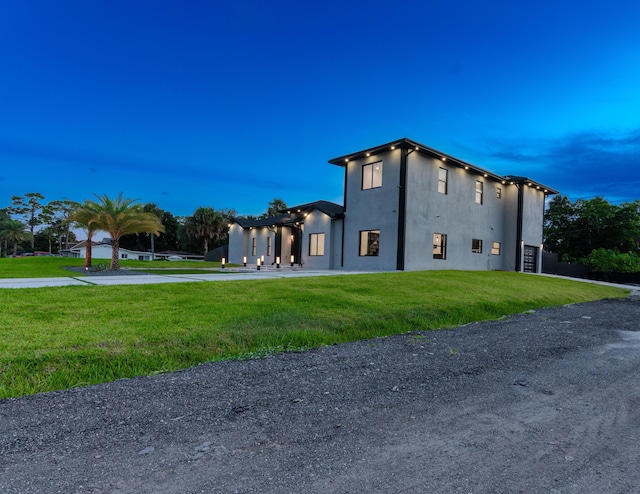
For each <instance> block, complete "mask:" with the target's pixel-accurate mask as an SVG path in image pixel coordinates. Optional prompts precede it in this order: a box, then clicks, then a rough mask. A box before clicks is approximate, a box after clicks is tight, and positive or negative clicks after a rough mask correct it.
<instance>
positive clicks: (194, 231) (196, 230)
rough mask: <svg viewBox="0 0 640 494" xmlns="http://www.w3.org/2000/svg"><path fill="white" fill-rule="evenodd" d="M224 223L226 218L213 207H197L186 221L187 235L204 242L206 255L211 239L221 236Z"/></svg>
mask: <svg viewBox="0 0 640 494" xmlns="http://www.w3.org/2000/svg"><path fill="white" fill-rule="evenodd" d="M223 224H224V218H223V217H222V215H221V214H220V213H218V211H216V210H215V209H213V208H212V207H200V208H198V209H196V210H195V211H194V212H193V214H192V215H191V216H188V217H187V218H186V221H185V230H186V233H187V235H189V236H190V237H192V238H195V239H199V240H200V241H201V242H202V246H203V250H204V255H207V252H209V241H210V240H212V239H214V238H215V237H217V236H219V235H220V233H221V231H222V228H223Z"/></svg>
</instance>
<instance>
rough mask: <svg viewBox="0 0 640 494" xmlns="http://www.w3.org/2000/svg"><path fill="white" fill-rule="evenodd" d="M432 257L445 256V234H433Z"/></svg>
mask: <svg viewBox="0 0 640 494" xmlns="http://www.w3.org/2000/svg"><path fill="white" fill-rule="evenodd" d="M433 258H434V259H446V258H447V236H446V235H445V234H443V233H434V234H433Z"/></svg>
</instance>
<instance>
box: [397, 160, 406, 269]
mask: <svg viewBox="0 0 640 494" xmlns="http://www.w3.org/2000/svg"><path fill="white" fill-rule="evenodd" d="M408 155H409V153H408V151H407V149H406V148H402V149H401V150H400V182H399V185H398V187H399V190H398V243H397V245H398V251H397V255H396V270H398V271H404V243H405V231H406V210H407V156H408Z"/></svg>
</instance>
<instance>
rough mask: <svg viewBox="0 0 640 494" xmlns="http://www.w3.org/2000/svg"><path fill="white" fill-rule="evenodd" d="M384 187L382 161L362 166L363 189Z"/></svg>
mask: <svg viewBox="0 0 640 494" xmlns="http://www.w3.org/2000/svg"><path fill="white" fill-rule="evenodd" d="M377 187H382V161H376V162H375V163H371V164H369V165H364V166H363V167H362V190H367V189H375V188H377Z"/></svg>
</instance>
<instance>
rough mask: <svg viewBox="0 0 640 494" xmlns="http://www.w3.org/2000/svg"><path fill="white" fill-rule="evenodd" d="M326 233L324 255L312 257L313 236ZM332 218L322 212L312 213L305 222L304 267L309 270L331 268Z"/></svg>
mask: <svg viewBox="0 0 640 494" xmlns="http://www.w3.org/2000/svg"><path fill="white" fill-rule="evenodd" d="M316 233H324V255H322V256H312V255H310V252H309V239H310V236H311V234H316ZM332 234H333V232H332V229H331V218H330V217H329V216H327V215H326V214H324V213H323V212H322V211H318V210H317V209H316V210H315V211H312V212H311V213H309V214H308V215H307V217H306V218H305V220H304V235H303V236H302V258H303V259H304V267H305V268H309V269H330V268H331V246H332V243H331V237H332Z"/></svg>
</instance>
